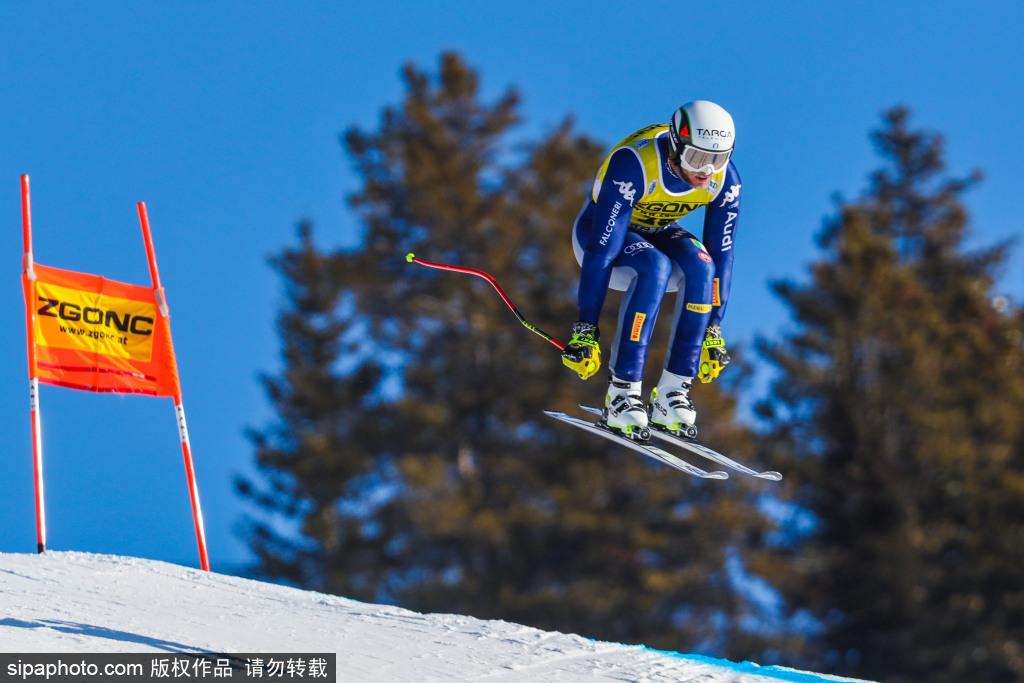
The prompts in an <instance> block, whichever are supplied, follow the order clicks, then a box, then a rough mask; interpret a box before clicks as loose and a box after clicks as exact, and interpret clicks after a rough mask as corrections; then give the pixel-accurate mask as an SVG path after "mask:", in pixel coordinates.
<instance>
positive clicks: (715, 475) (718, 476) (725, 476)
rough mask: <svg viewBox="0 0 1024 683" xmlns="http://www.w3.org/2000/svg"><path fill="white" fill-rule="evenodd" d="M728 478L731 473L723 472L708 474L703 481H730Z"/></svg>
mask: <svg viewBox="0 0 1024 683" xmlns="http://www.w3.org/2000/svg"><path fill="white" fill-rule="evenodd" d="M728 478H729V473H728V472H722V471H718V472H708V473H707V474H705V475H704V476H703V477H701V479H728Z"/></svg>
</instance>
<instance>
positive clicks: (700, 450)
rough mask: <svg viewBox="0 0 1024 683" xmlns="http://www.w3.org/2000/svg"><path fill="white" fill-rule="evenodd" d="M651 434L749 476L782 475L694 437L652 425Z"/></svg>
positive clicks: (590, 409)
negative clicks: (753, 466)
mask: <svg viewBox="0 0 1024 683" xmlns="http://www.w3.org/2000/svg"><path fill="white" fill-rule="evenodd" d="M580 408H582V409H583V410H585V411H587V412H588V413H593V414H595V415H600V414H601V410H600V409H599V408H594V407H593V406H585V405H583V404H580ZM651 434H652V435H653V436H655V437H657V438H659V439H661V440H662V441H666V442H668V443H670V444H673V445H675V446H679V447H680V448H685V449H686V450H688V451H690V452H691V453H695V454H696V455H700V456H703V457H705V458H707V459H708V460H711V461H713V462H716V463H718V464H719V465H722V466H723V467H728V468H731V469H734V470H736V471H737V472H742V473H743V474H749V475H750V476H752V477H757V478H758V479H768V480H769V481H781V480H782V475H781V474H780V473H778V472H772V471H768V472H758V471H757V470H752V469H750V468H749V467H747V466H746V465H741V464H740V463H738V462H736V461H735V460H732V459H731V458H727V457H726V456H724V455H722V454H721V453H719V452H717V451H713V450H711V449H710V448H708V447H707V446H705V445H704V444H702V443H701V442H699V441H697V440H696V439H687V438H684V437H681V436H676V435H675V434H670V433H669V432H666V431H663V430H661V429H658V428H657V427H655V426H654V425H651Z"/></svg>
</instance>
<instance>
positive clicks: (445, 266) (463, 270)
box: [405, 254, 565, 351]
mask: <svg viewBox="0 0 1024 683" xmlns="http://www.w3.org/2000/svg"><path fill="white" fill-rule="evenodd" d="M405 260H406V261H408V262H409V263H418V264H420V265H421V266H426V267H428V268H439V269H441V270H452V271H455V272H456V273H468V274H469V275H476V276H477V277H482V278H483V279H485V280H487V281H488V282H490V283H491V285H493V286H494V289H496V290H498V294H500V295H501V298H502V300H503V301H504V302H505V303H506V304H507V305H508V307H509V308H511V309H512V312H513V313H515V314H516V317H517V318H519V322H521V323H522V324H523V326H525V327H526V329H528V330H530V331H531V332H535V333H536V334H538V335H540V336H541V337H544V338H545V339H547V340H548V341H549V342H551V343H552V344H554V345H555V346H557V347H558V350H559V351H564V350H565V344H563V343H562V342H560V341H558V340H557V339H555V338H554V337H552V336H551V335H550V334H548V333H547V332H545V331H544V330H542V329H540V328H539V327H536V326H535V325H533V324H531V323H530V322H529V321H528V320H527V319H526V318H524V317H523V314H522V313H520V312H519V309H518V308H516V305H515V304H514V303H512V300H511V299H509V298H508V294H505V290H503V289H502V288H501V286H500V285H499V284H498V283H497V281H495V279H494V278H493V277H491V276H490V275H488V274H487V273H485V272H484V271H482V270H476V269H475V268H462V267H460V266H450V265H448V264H446V263H431V262H430V261H424V260H423V259H421V258H419V257H417V256H416V255H415V254H407V255H406V257H405Z"/></svg>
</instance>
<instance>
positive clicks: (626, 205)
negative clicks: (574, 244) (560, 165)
mask: <svg viewBox="0 0 1024 683" xmlns="http://www.w3.org/2000/svg"><path fill="white" fill-rule="evenodd" d="M627 188H628V189H627ZM643 193H644V168H643V164H641V162H640V158H639V157H638V156H637V154H636V150H634V149H633V148H631V147H620V148H619V149H618V150H617V151H615V152H614V153H613V154H612V157H611V159H609V161H608V169H607V171H606V172H605V174H604V179H603V180H602V182H601V186H600V188H599V189H598V191H597V194H596V196H595V197H594V200H595V201H596V206H595V207H594V227H593V231H592V232H591V235H590V239H589V240H588V241H587V243H586V244H584V245H582V246H583V262H582V263H581V266H580V267H581V270H580V287H579V292H578V294H577V303H578V305H579V309H580V317H579V319H580V320H584V321H587V322H591V323H594V324H597V321H598V319H599V318H600V317H601V309H602V308H603V307H604V301H605V297H606V296H607V295H608V282H609V280H610V279H611V276H612V261H614V260H615V258H616V257H617V256H618V255H619V254H620V253H621V252H622V245H623V243H624V242H625V240H626V233H627V232H629V221H630V217H631V216H632V214H633V204H634V203H635V202H636V201H638V200H640V199H641V198H642V197H643Z"/></svg>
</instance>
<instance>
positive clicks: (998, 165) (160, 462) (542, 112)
mask: <svg viewBox="0 0 1024 683" xmlns="http://www.w3.org/2000/svg"><path fill="white" fill-rule="evenodd" d="M1022 29H1024V9H1022V8H1021V6H1020V5H1019V4H1018V3H1010V2H996V3H986V4H985V5H984V6H983V7H982V6H978V7H977V8H974V7H967V6H964V5H963V4H962V3H954V2H923V1H922V2H918V1H914V2H897V3H891V2H877V1H869V2H862V3H856V4H852V5H851V4H843V3H821V2H774V3H764V2H753V1H750V2H733V3H715V4H707V5H702V6H696V7H689V6H684V5H681V4H674V3H664V4H662V3H652V2H634V3H622V2H588V3H564V4H562V5H559V10H558V11H557V12H556V11H553V10H552V5H551V3H548V2H537V1H535V0H521V1H520V2H516V3H476V2H466V1H463V0H455V1H449V2H444V3H431V2H408V1H406V0H397V1H396V2H392V3H389V4H387V5H386V7H379V6H376V5H372V3H327V2H302V1H297V2H290V3H283V2H259V1H257V2H236V1H233V0H232V1H224V2H216V3H209V2H202V3H200V2H175V3H155V2H99V3H57V2H35V3H3V4H2V5H0V95H2V104H0V225H3V226H5V229H4V230H0V254H6V257H5V258H0V264H6V267H5V271H6V275H5V276H0V310H2V312H3V319H4V320H6V321H8V326H7V333H6V334H4V335H3V336H2V338H0V359H2V362H3V365H4V367H5V368H6V370H5V372H4V373H3V374H2V376H0V382H2V386H0V434H2V438H0V468H2V470H0V471H2V472H3V476H2V477H0V552H32V551H34V549H35V517H34V511H33V492H32V469H31V445H30V444H31V442H30V430H29V412H28V382H27V370H26V351H25V332H24V322H23V321H24V303H23V300H22V296H21V286H20V268H21V265H20V264H21V256H22V244H21V230H20V226H21V216H20V200H19V177H20V175H21V174H23V173H27V174H29V175H30V176H31V179H32V191H33V192H32V201H33V221H34V227H35V256H36V260H37V261H38V262H40V263H43V264H46V265H50V266H55V267H59V268H65V269H69V270H79V271H83V272H89V273H97V274H102V275H104V276H106V277H109V278H113V279H116V280H121V281H124V282H130V283H138V284H146V283H147V282H148V277H149V275H148V270H147V266H146V258H145V251H144V248H143V244H142V238H141V234H140V230H139V226H138V218H137V215H136V210H135V204H136V202H139V201H145V202H146V204H147V207H148V210H149V216H150V221H151V223H152V227H153V239H154V242H155V245H156V252H157V257H158V260H159V265H160V274H161V277H162V280H163V284H164V286H165V287H166V289H167V295H168V301H169V304H170V307H171V313H172V330H173V334H174V340H175V347H176V350H177V355H178V361H179V367H180V371H181V377H182V385H183V390H184V404H185V409H186V413H187V416H188V421H189V430H190V436H191V440H192V446H193V450H194V456H195V465H196V474H197V478H198V482H199V489H200V493H201V496H202V503H203V508H204V512H205V517H206V528H207V539H208V542H209V549H210V558H211V563H212V565H213V568H214V569H218V568H221V569H229V568H231V567H234V566H237V565H238V564H239V563H243V562H245V561H246V560H247V559H248V553H247V550H246V548H245V545H244V544H243V543H242V542H241V541H240V540H239V539H238V538H237V537H236V535H235V529H236V527H237V525H238V523H239V521H240V519H241V516H242V513H243V506H242V504H241V502H240V501H239V499H238V498H237V497H236V496H235V494H234V493H233V491H232V487H231V480H232V477H233V476H235V475H236V474H239V473H243V474H244V473H251V466H250V464H249V463H250V461H251V460H252V448H251V446H250V444H249V443H248V441H247V440H246V439H245V437H244V433H243V432H244V429H245V428H246V427H262V426H264V425H266V424H267V421H268V420H269V419H271V417H272V412H271V410H270V407H269V405H268V404H267V402H266V400H265V398H264V395H263V392H262V389H261V387H260V385H259V384H258V381H257V375H258V373H260V372H273V371H275V370H276V369H278V368H279V359H278V355H279V353H278V352H279V341H278V338H277V335H276V332H275V329H274V317H275V314H276V311H277V309H278V308H279V306H280V305H281V303H282V301H283V297H282V288H281V282H280V280H279V278H278V277H277V275H276V274H275V273H274V272H273V271H272V270H271V269H270V268H269V267H268V265H267V263H266V259H267V257H268V256H269V255H271V254H273V253H275V252H276V251H278V250H279V249H280V248H281V247H283V246H285V245H288V244H291V243H293V241H294V227H295V224H296V223H297V222H298V221H299V220H300V219H304V218H309V219H312V220H313V221H315V223H316V226H317V234H318V237H319V239H320V241H321V243H322V244H324V245H327V246H334V245H352V244H354V243H355V240H356V239H357V237H356V236H357V234H358V225H357V223H356V222H355V220H354V218H353V216H352V215H351V214H350V213H349V211H348V210H347V208H346V206H345V203H344V198H345V197H346V196H347V195H348V194H350V193H351V192H353V191H355V190H356V189H357V188H358V178H357V177H356V176H355V175H354V173H353V172H352V164H351V162H350V160H349V159H347V158H346V157H345V155H344V153H343V150H342V148H341V146H340V144H339V142H338V137H339V134H340V133H341V132H342V131H343V130H344V129H345V128H347V127H349V126H352V125H357V126H361V127H363V128H368V129H369V128H373V127H374V126H376V125H377V123H378V120H379V118H378V117H379V115H380V111H381V109H382V108H383V107H384V106H386V105H393V104H396V103H398V102H399V101H400V99H401V97H402V94H403V90H402V84H401V80H400V78H399V70H400V68H401V67H402V65H403V64H405V63H406V62H408V61H413V62H415V63H416V64H417V65H418V66H419V67H420V68H423V69H428V70H431V71H433V70H434V69H435V68H436V65H437V58H438V55H439V54H440V53H441V52H442V51H444V50H456V51H458V52H459V53H461V55H462V56H463V57H464V58H465V59H466V61H467V62H468V63H469V64H470V65H471V66H473V67H474V68H476V69H477V70H478V71H479V73H480V74H481V77H482V82H483V89H484V97H485V99H488V100H493V99H494V98H496V97H497V96H498V95H499V94H500V93H502V92H503V91H504V89H505V88H507V87H508V86H511V85H514V86H515V87H517V88H518V89H519V91H520V92H521V94H522V96H523V106H522V110H521V111H522V114H523V116H524V119H525V121H524V124H523V126H522V127H521V129H520V130H519V131H518V132H517V133H516V134H517V135H518V136H521V137H522V138H523V139H535V138H536V137H538V136H540V135H542V134H544V133H545V132H547V131H550V130H551V129H552V128H554V127H555V126H556V125H558V124H559V123H560V122H561V121H562V119H563V118H564V117H565V116H568V115H572V116H573V117H574V119H575V121H576V125H577V127H578V129H579V130H581V131H585V132H587V133H589V134H590V135H592V136H594V137H595V138H597V139H599V140H602V141H604V142H605V143H607V144H608V145H611V144H614V143H615V142H617V141H618V140H620V139H621V138H623V137H625V136H626V135H627V134H629V133H631V132H632V131H634V130H636V129H638V128H640V127H642V126H644V125H647V124H649V123H652V122H656V121H665V120H667V118H668V117H669V116H670V115H671V112H672V111H673V110H674V109H675V108H676V107H678V106H679V105H680V104H681V103H683V102H685V101H688V100H690V99H710V100H714V101H716V102H719V103H720V104H722V105H723V106H725V107H726V108H727V109H729V111H730V112H731V113H732V114H733V117H734V118H735V120H736V124H737V129H738V133H737V151H736V154H735V157H734V158H735V160H736V163H737V165H738V166H739V169H740V172H741V174H742V176H743V183H744V185H743V192H744V209H743V216H742V218H741V222H740V226H739V233H738V236H737V250H736V266H735V274H734V280H733V294H732V298H731V301H730V308H729V314H728V316H727V317H726V320H725V331H726V336H727V338H728V339H729V340H730V341H732V342H734V343H735V342H743V343H746V344H747V346H748V347H749V342H750V341H751V340H752V339H753V338H754V337H755V335H758V334H761V335H775V334H778V332H779V331H780V330H782V329H784V328H785V326H786V324H787V317H786V315H787V313H786V309H785V308H784V307H783V306H782V305H781V304H780V303H779V302H778V301H777V300H776V299H775V298H774V297H773V295H772V294H771V293H770V291H769V289H768V282H769V280H771V279H777V278H797V279H800V278H804V277H806V265H807V264H808V263H809V262H810V261H811V260H812V259H814V258H815V256H816V254H817V252H816V249H815V246H814V241H813V238H814V236H815V235H816V234H817V233H818V231H819V230H820V228H821V223H822V219H823V218H824V217H826V216H828V215H829V214H830V213H831V211H832V207H833V203H832V197H833V196H834V195H835V194H836V193H839V194H841V195H843V196H845V197H848V198H853V197H856V196H857V195H858V194H859V193H861V192H862V191H863V190H864V188H865V187H866V181H867V176H868V174H869V172H870V171H871V170H873V169H874V168H875V167H876V166H877V165H878V158H877V156H876V155H875V153H874V150H873V149H872V147H871V144H870V142H869V140H868V133H869V131H870V130H872V129H874V128H876V127H877V126H878V125H879V122H880V113H881V112H882V111H883V110H885V109H887V108H889V107H891V106H893V105H897V104H905V105H907V106H909V107H911V109H912V112H913V118H912V125H914V126H915V127H924V128H927V129H931V130H935V131H939V132H942V133H943V134H945V136H946V139H947V147H946V149H947V159H948V161H949V168H950V172H951V173H952V174H955V175H965V174H966V173H968V172H969V171H970V170H972V169H974V168H980V169H982V170H984V171H985V173H986V178H985V181H984V183H983V184H982V185H981V186H980V187H978V188H976V189H974V190H972V191H971V192H970V194H969V195H968V196H967V203H968V207H969V209H970V210H971V214H972V225H973V228H974V233H973V236H972V238H971V244H973V245H984V244H990V243H992V242H993V241H995V240H1001V239H1005V238H1008V237H1013V236H1015V235H1017V234H1018V233H1019V231H1020V226H1021V218H1020V216H1021V215H1024V193H1021V192H1020V190H1019V189H1018V187H1017V181H1018V176H1019V175H1020V167H1021V163H1020V160H1021V159H1022V158H1024V136H1022V135H1020V132H1019V131H1020V124H1019V120H1020V112H1022V111H1024V89H1022V88H1020V86H1019V83H1018V82H1017V81H1018V75H1019V74H1020V73H1022V72H1024V58H1022V55H1024V51H1022V50H1021V48H1020V42H1019V35H1020V34H1021V31H1022ZM694 220H697V219H694ZM568 227H569V226H566V230H568ZM402 254H404V252H403V251H402V247H401V245H396V255H398V257H401V255H402ZM420 255H421V256H423V257H424V258H429V254H426V253H422V254H420ZM466 265H473V266H475V267H479V268H484V269H486V266H487V262H486V254H481V255H480V261H479V262H478V263H474V264H466ZM567 267H572V268H575V267H576V266H575V264H567ZM1022 285H1024V255H1022V253H1021V251H1020V249H1018V250H1017V251H1015V253H1014V257H1013V260H1012V261H1011V263H1010V265H1009V267H1008V268H1007V269H1006V272H1005V273H1004V275H1003V278H1002V280H1001V281H1000V283H999V289H1000V292H1001V293H1005V294H1008V295H1010V296H1011V297H1012V298H1014V299H1015V300H1017V301H1019V293H1020V292H1021V289H1022ZM509 294H510V295H511V296H512V297H513V299H514V300H516V303H517V304H518V305H519V307H520V308H521V309H523V311H524V313H525V314H526V315H527V316H529V310H530V303H529V302H528V301H522V300H519V299H516V295H515V292H510V293H509ZM570 322H571V321H566V324H568V323H570ZM516 330H517V326H516V325H515V321H514V320H511V319H510V333H517V332H516ZM552 331H553V332H554V331H555V330H554V326H552ZM520 332H521V331H520ZM523 334H526V333H523ZM538 343H543V342H538ZM753 360H754V362H755V364H756V363H757V359H753ZM558 371H560V366H559V365H558V363H557V362H556V360H554V359H553V361H552V372H558ZM552 407H557V406H552ZM41 409H42V421H43V435H44V443H43V447H44V463H45V473H46V486H47V511H48V527H49V528H48V530H49V539H48V541H49V547H50V548H52V549H55V550H82V551H91V552H104V553H117V554H124V555H137V556H141V557H147V558H152V559H160V560H168V561H173V562H179V563H183V564H190V565H197V564H198V559H197V554H196V549H195V538H194V534H193V530H192V524H191V513H190V509H189V502H188V494H187V488H186V482H185V475H184V470H183V467H182V463H181V453H180V450H179V447H178V441H177V430H176V427H175V423H174V411H173V405H172V403H171V401H170V400H168V399H151V398H139V397H119V396H96V395H92V394H87V393H84V392H74V391H70V390H65V389H59V388H54V387H43V389H42V391H41Z"/></svg>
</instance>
